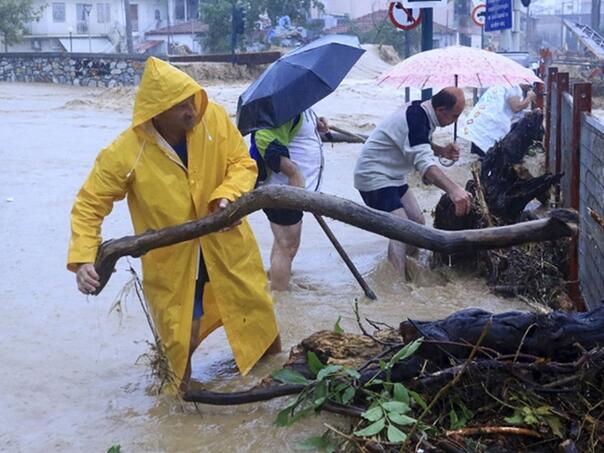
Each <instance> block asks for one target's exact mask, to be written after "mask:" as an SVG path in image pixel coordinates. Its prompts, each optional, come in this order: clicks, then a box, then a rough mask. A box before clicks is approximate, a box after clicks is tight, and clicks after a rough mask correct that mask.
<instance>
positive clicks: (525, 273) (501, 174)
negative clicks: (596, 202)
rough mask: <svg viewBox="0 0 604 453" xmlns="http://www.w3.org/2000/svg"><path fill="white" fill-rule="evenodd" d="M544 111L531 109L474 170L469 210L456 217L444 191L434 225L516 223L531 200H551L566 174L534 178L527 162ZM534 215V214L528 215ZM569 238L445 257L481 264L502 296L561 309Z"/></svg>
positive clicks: (539, 135)
mask: <svg viewBox="0 0 604 453" xmlns="http://www.w3.org/2000/svg"><path fill="white" fill-rule="evenodd" d="M542 124H543V114H542V113H541V112H540V111H534V112H530V113H528V114H527V115H525V117H524V118H523V119H522V120H521V121H520V122H519V123H518V124H517V125H516V127H514V128H513V129H512V130H511V131H510V132H509V133H508V134H507V135H506V136H505V137H504V138H503V139H502V140H501V141H500V142H498V143H496V144H495V145H494V146H493V148H491V150H490V151H489V152H488V153H487V155H486V157H485V158H484V159H483V160H482V164H481V166H480V168H473V170H472V175H473V178H472V179H471V180H469V181H468V182H467V184H466V190H468V191H469V192H470V193H472V194H473V195H474V202H473V206H472V210H471V212H470V213H469V214H468V215H466V216H463V217H456V216H455V209H454V206H453V203H452V202H451V200H450V199H449V197H448V196H447V195H443V196H442V197H441V199H440V201H439V202H438V205H437V206H436V209H435V218H434V226H435V228H439V229H443V230H450V231H454V230H466V229H481V228H487V227H492V226H501V225H511V224H515V223H517V222H518V221H520V220H521V219H523V217H524V216H526V215H527V213H526V212H525V208H526V206H527V205H528V203H529V202H530V201H531V200H533V199H537V200H539V201H540V202H542V203H543V204H546V203H547V202H548V200H549V195H550V189H551V187H552V186H553V185H554V184H557V183H558V182H560V179H561V178H562V176H563V175H562V174H556V175H552V174H551V173H545V174H543V175H541V176H538V177H533V176H531V175H530V173H529V172H528V171H527V170H526V168H525V167H524V166H523V159H524V158H525V156H526V155H527V154H528V151H529V149H532V148H534V146H535V144H538V143H540V142H541V140H542V139H543V127H542ZM528 215H529V216H530V213H529V214H528ZM568 245H569V244H568V240H566V239H560V240H556V241H549V242H543V243H539V244H529V245H521V246H517V247H512V248H509V249H507V250H490V251H487V252H476V251H473V250H470V251H467V252H465V253H463V254H457V255H455V256H453V257H449V256H447V257H444V258H445V260H448V261H449V262H453V263H457V264H467V263H478V262H479V263H481V265H480V269H482V270H483V272H484V273H485V274H486V276H487V279H488V282H489V284H490V285H491V287H492V288H493V289H494V291H495V292H496V293H498V294H501V295H511V296H518V295H519V296H522V297H528V298H529V299H530V300H532V301H536V302H539V303H541V304H544V305H550V306H551V307H552V308H563V307H565V303H566V302H567V298H566V295H565V289H566V283H567V282H566V275H567V256H568Z"/></svg>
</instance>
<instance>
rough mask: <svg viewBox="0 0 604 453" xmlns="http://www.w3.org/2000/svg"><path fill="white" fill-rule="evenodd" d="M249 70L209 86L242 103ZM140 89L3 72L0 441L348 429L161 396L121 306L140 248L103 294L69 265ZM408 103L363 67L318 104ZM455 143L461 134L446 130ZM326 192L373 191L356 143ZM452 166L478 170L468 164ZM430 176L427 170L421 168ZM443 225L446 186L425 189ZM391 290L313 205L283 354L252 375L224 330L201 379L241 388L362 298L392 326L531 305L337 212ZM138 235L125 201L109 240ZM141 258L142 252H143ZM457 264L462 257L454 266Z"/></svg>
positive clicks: (208, 353) (347, 110)
mask: <svg viewBox="0 0 604 453" xmlns="http://www.w3.org/2000/svg"><path fill="white" fill-rule="evenodd" d="M246 86H247V83H238V84H225V83H222V84H218V83H211V84H210V85H209V86H208V87H207V90H208V94H209V97H210V98H211V99H213V100H215V101H217V102H219V103H221V104H223V105H224V106H225V107H226V108H227V110H228V111H229V113H231V114H232V115H234V112H235V106H236V102H237V96H238V95H239V94H240V93H241V92H242V91H243V89H244V88H245V87H246ZM133 93H134V90H133V89H115V90H113V91H112V90H106V89H100V88H99V89H98V90H96V91H93V90H91V89H89V88H80V87H71V86H56V85H44V84H18V83H1V84H0V131H1V132H0V137H2V139H1V140H0V160H1V162H2V169H1V170H0V225H1V228H0V235H1V237H0V254H1V256H2V261H1V263H0V275H2V280H1V281H0V330H1V332H2V340H3V341H2V344H1V345H0V360H1V363H2V365H1V366H0V382H1V383H2V387H3V388H2V394H1V395H0V450H2V451H11V452H42V451H45V452H46V451H70V452H71V451H96V452H100V451H106V450H107V449H108V448H109V447H111V446H112V445H116V444H119V445H121V447H122V451H123V452H134V451H149V452H173V451H187V452H189V451H190V452H195V451H199V452H202V451H242V452H247V451H250V452H266V451H280V452H281V451H292V450H293V449H294V447H295V444H296V442H298V441H299V440H303V439H305V438H306V437H308V436H310V435H317V434H320V433H322V432H323V431H324V427H323V423H325V422H326V421H329V422H330V423H332V424H334V425H335V426H342V427H345V426H346V420H345V419H344V418H341V417H335V416H330V415H321V416H319V417H313V416H311V417H309V418H307V419H304V420H302V421H301V422H299V423H298V424H296V425H294V427H292V428H279V427H276V426H275V425H274V420H275V418H276V415H277V412H278V411H279V409H280V407H282V406H283V403H284V400H283V399H277V400H273V401H270V402H267V403H262V404H251V405H245V406H236V407H211V406H199V407H198V410H196V408H195V407H194V406H193V405H188V404H184V403H180V402H179V401H177V400H175V399H174V398H170V397H165V396H162V397H157V396H156V395H154V394H153V393H152V392H151V390H150V388H151V385H152V379H151V377H150V369H149V367H148V366H147V365H146V363H145V360H144V358H141V356H142V355H144V354H145V353H147V352H148V351H149V346H148V342H149V341H152V336H151V332H150V330H149V327H148V325H147V321H146V319H145V316H144V314H143V313H142V310H141V308H140V306H139V304H138V301H137V300H136V299H135V298H130V299H129V300H128V301H127V302H126V303H125V305H124V310H123V311H122V312H121V314H118V313H116V312H113V313H109V309H110V307H111V305H112V303H113V302H114V300H115V298H116V296H117V295H118V293H119V292H120V289H121V288H122V287H123V286H124V284H125V283H126V282H127V281H128V280H129V274H128V272H127V268H128V261H127V260H125V259H122V260H120V261H119V262H118V266H117V271H116V274H115V275H114V276H113V277H112V279H111V281H110V282H109V284H108V286H107V287H106V288H105V289H104V291H103V292H102V293H101V294H100V295H99V296H98V297H85V296H83V295H81V294H80V293H79V292H78V291H77V289H76V284H75V278H74V275H73V274H71V273H70V272H68V271H67V270H66V268H65V261H66V253H67V242H68V239H69V212H70V209H71V205H72V203H73V200H74V197H75V194H76V192H77V190H78V189H79V187H80V185H81V184H82V183H83V181H84V179H85V177H86V175H87V173H88V171H89V170H90V168H91V166H92V164H93V161H94V158H95V156H96V154H97V153H98V151H99V150H100V149H101V148H102V147H103V146H106V145H108V144H109V143H110V142H111V141H112V139H113V138H115V137H116V136H117V135H118V134H119V133H120V132H121V131H122V130H123V129H124V128H126V127H127V126H128V124H129V122H130V114H131V105H132V104H131V102H132V95H133ZM403 102H404V95H403V90H398V91H397V90H395V89H393V88H388V87H378V86H375V84H374V82H373V81H371V80H369V79H366V78H362V77H359V78H349V79H347V80H345V81H344V82H343V84H342V85H341V86H340V88H339V89H338V90H337V91H336V92H335V93H334V94H333V95H331V96H329V97H328V98H326V99H324V100H323V101H321V102H320V103H319V104H318V105H317V107H316V109H315V110H316V111H317V113H318V114H319V115H322V116H326V117H327V118H328V119H329V121H330V122H331V123H332V124H334V125H338V126H341V127H344V128H349V129H353V130H357V131H361V132H364V133H368V132H369V131H370V130H371V129H372V127H373V126H374V125H375V124H377V123H378V122H379V121H380V120H381V118H383V117H384V116H385V115H387V114H389V113H390V112H391V111H393V110H394V109H395V108H396V107H397V106H399V105H401V104H402V103H403ZM439 134H440V135H437V138H438V137H440V140H442V141H443V143H444V141H445V140H446V139H447V138H448V137H450V131H449V130H445V132H440V133H439ZM324 149H325V159H326V171H325V179H324V185H323V188H322V190H323V191H324V192H326V193H330V194H335V195H338V196H341V197H345V198H350V199H352V200H355V201H357V202H360V201H361V199H360V196H359V194H358V193H357V192H356V191H355V190H354V188H353V186H352V171H353V167H354V164H355V161H356V158H357V156H358V153H359V151H360V145H358V144H335V145H333V146H332V145H330V144H327V145H325V148H324ZM472 159H473V158H472V157H469V154H468V153H467V152H465V153H464V154H463V155H462V159H461V161H460V163H458V164H456V165H455V166H454V167H452V168H451V169H449V170H447V171H448V174H450V175H452V176H453V179H455V180H456V181H458V182H460V183H465V180H466V178H467V175H468V163H469V162H470V161H471V160H472ZM413 181H416V180H413ZM416 195H417V198H418V200H419V202H420V205H421V207H422V208H423V209H424V211H425V213H426V218H427V220H428V222H429V223H430V222H431V220H432V219H431V215H430V213H431V211H432V209H433V208H434V206H435V205H436V202H437V201H438V199H439V197H440V195H441V192H440V191H439V190H438V189H436V188H434V187H427V186H422V187H420V188H418V191H417V192H416ZM326 220H327V222H328V224H329V225H330V226H331V227H332V229H333V231H334V233H335V235H336V237H337V238H338V239H339V240H340V242H341V243H342V245H343V247H344V248H345V249H346V250H347V252H348V253H349V255H350V257H351V259H352V260H353V261H354V263H355V264H356V265H357V267H358V268H359V270H360V271H361V273H362V274H363V275H364V276H365V277H366V279H367V282H368V284H369V286H370V287H371V288H372V289H373V290H374V291H375V292H376V293H377V295H378V300H377V301H375V302H372V301H368V300H366V299H364V298H363V297H362V291H361V289H360V288H359V286H358V284H357V283H356V281H355V280H354V278H353V277H352V275H351V274H350V272H349V271H348V269H347V268H346V266H345V265H344V263H343V262H342V261H341V259H340V257H339V256H338V254H337V252H336V251H335V249H334V248H333V246H332V245H331V243H330V242H329V241H328V239H327V238H326V237H325V235H324V233H323V232H322V230H321V229H320V228H319V226H318V225H317V223H316V222H315V220H314V219H313V217H312V215H309V214H306V215H305V217H304V227H303V234H302V244H301V247H300V250H299V252H298V256H297V258H296V260H295V261H294V275H293V281H292V285H291V286H292V290H291V291H290V292H287V293H280V294H276V295H275V298H274V299H275V306H276V311H277V316H278V321H279V327H280V330H281V336H282V340H283V346H284V352H283V353H281V354H279V355H278V356H275V357H271V358H270V359H268V360H264V361H262V362H261V363H260V364H259V365H258V366H257V367H256V368H255V369H254V370H252V372H251V373H250V374H249V375H248V376H246V377H245V378H242V377H241V376H239V375H238V373H237V371H236V367H235V363H234V361H233V359H232V356H231V353H230V349H229V347H228V345H227V343H226V337H225V335H224V333H223V332H222V331H220V330H219V331H218V332H216V333H214V334H213V335H212V336H211V337H210V338H209V339H208V340H207V341H205V342H204V343H203V344H202V346H201V347H200V348H199V349H198V351H197V352H196V354H195V356H194V359H193V376H194V377H195V378H196V379H198V380H200V381H202V382H204V384H205V385H207V386H208V388H212V389H217V390H222V391H226V390H234V389H237V390H242V389H245V388H248V387H250V386H252V385H254V384H255V383H257V382H258V381H259V380H260V379H261V378H262V377H263V376H265V375H266V374H268V373H270V372H271V371H272V370H274V369H276V368H278V367H279V366H280V365H281V364H282V363H283V362H284V361H285V360H286V357H287V355H288V352H289V348H290V347H291V346H293V345H294V344H296V343H298V342H300V341H301V340H302V339H303V338H305V337H306V336H308V335H310V334H311V333H313V332H315V331H317V330H321V329H332V328H333V326H334V323H335V322H336V320H337V319H338V317H341V318H342V322H341V324H342V327H344V329H345V330H347V331H352V332H358V328H357V326H356V321H355V319H354V313H353V310H352V305H353V303H354V301H355V299H357V298H358V299H359V300H360V311H361V314H362V315H363V316H364V317H368V318H370V319H372V320H375V321H381V322H385V323H388V324H390V325H392V326H396V325H398V323H399V322H401V321H402V320H404V319H406V318H407V317H411V318H421V319H435V318H439V317H444V316H446V315H448V314H450V313H451V312H453V311H456V310H459V309H461V308H465V307H472V306H478V307H481V308H484V309H486V310H492V311H496V312H500V311H504V310H509V309H526V308H527V307H526V306H525V305H524V304H522V303H521V302H518V301H515V300H511V299H502V298H499V297H497V296H495V295H493V294H491V293H490V292H489V290H488V288H487V286H486V285H485V283H484V282H483V280H481V279H479V278H476V277H473V276H467V275H463V276H462V275H455V274H453V273H451V272H446V274H447V276H448V279H449V281H448V283H445V284H444V285H438V284H436V283H435V282H437V281H440V280H441V279H442V278H443V277H442V276H441V275H440V274H438V275H434V276H432V277H433V278H432V277H431V276H430V275H427V276H426V275H424V276H422V279H421V280H422V282H420V281H417V282H415V283H411V284H406V283H404V282H402V281H401V279H400V278H399V277H398V276H396V275H395V274H394V272H393V270H392V269H391V268H390V265H389V264H388V263H386V262H385V256H386V244H387V240H386V239H385V238H382V237H379V236H376V235H374V234H371V233H367V232H364V231H361V230H357V229H355V228H353V227H350V226H347V225H344V224H341V223H338V222H335V221H331V220H329V219H326ZM250 222H251V225H252V228H253V229H254V232H255V234H256V237H257V239H258V242H259V245H260V249H261V251H262V255H263V257H264V262H265V265H266V264H267V263H268V256H269V253H270V247H271V244H272V235H271V232H270V228H269V224H268V221H267V219H266V217H265V216H264V214H263V213H261V212H260V213H258V212H257V213H254V214H253V215H251V216H250ZM131 233H132V228H131V225H130V220H129V216H128V213H127V207H126V203H125V202H120V203H118V204H117V205H116V206H115V209H114V211H113V213H112V214H111V215H110V216H109V217H108V218H107V220H106V221H105V223H104V228H103V238H104V239H109V238H117V237H121V236H125V235H129V234H131ZM130 261H131V262H132V264H133V265H134V267H136V268H137V269H138V260H135V259H131V260H130ZM447 271H448V270H447Z"/></svg>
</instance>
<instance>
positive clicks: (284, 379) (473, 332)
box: [184, 307, 604, 452]
mask: <svg viewBox="0 0 604 453" xmlns="http://www.w3.org/2000/svg"><path fill="white" fill-rule="evenodd" d="M356 313H357V319H359V315H358V307H357V309H356ZM366 321H368V322H369V323H371V324H372V325H373V326H374V327H375V328H376V329H377V330H376V331H375V332H374V333H373V334H370V333H368V332H367V331H366V329H365V328H364V327H363V325H362V324H361V321H360V319H359V326H360V327H361V329H362V331H363V332H364V334H363V335H353V334H347V333H343V332H342V331H341V329H339V326H336V327H338V328H337V329H336V330H335V331H333V332H332V331H322V332H317V333H315V334H313V335H312V336H311V337H309V338H307V339H305V340H304V341H302V342H301V343H300V344H298V345H297V346H295V347H294V348H293V349H292V351H291V353H290V358H289V360H288V362H287V363H286V364H285V365H284V367H283V368H282V369H280V370H278V371H276V372H274V373H273V374H272V376H270V377H267V378H265V379H264V380H263V381H262V383H261V384H260V385H258V386H257V387H255V388H253V389H251V390H249V391H244V392H237V393H216V392H211V391H209V390H191V391H189V392H187V393H186V394H185V395H184V398H185V400H186V401H192V402H198V403H205V404H217V405H232V404H244V403H252V402H257V401H264V400H268V399H271V398H276V397H280V396H284V395H297V396H296V397H295V398H294V399H292V400H291V401H290V402H289V403H288V404H287V405H286V407H285V408H284V409H283V410H282V411H281V412H280V414H279V416H278V418H277V423H278V424H280V425H282V426H287V425H291V424H292V423H294V422H295V421H296V420H298V419H299V418H300V417H302V416H304V415H306V414H308V413H312V412H316V411H320V410H326V411H330V412H334V413H338V414H343V415H347V416H349V420H350V428H349V429H342V428H336V427H333V426H331V425H326V426H327V428H328V430H327V431H326V432H325V433H324V434H323V435H322V436H319V437H315V438H311V439H309V440H307V442H306V445H307V446H314V447H317V448H319V447H326V448H328V449H331V451H334V450H336V449H338V450H339V451H347V450H356V451H369V452H391V451H392V452H394V451H417V449H418V448H421V449H422V450H423V451H448V452H469V451H489V452H492V451H497V452H516V451H555V452H558V451H567V452H571V451H594V452H595V451H601V448H602V445H603V444H604V422H602V421H601V420H602V416H603V415H604V405H603V401H604V399H603V397H604V395H603V392H604V381H603V373H602V371H603V370H604V348H603V347H602V345H604V307H600V308H599V309H596V310H594V311H592V312H589V313H567V312H563V311H557V312H553V313H550V314H547V315H544V314H534V313H527V312H508V313H502V314H495V315H493V314H491V313H489V312H486V311H483V310H479V309H466V310H462V311H459V312H457V313H454V314H453V315H451V316H449V317H447V318H445V319H443V320H440V321H433V322H424V321H412V320H408V321H405V322H402V323H401V324H400V326H399V328H398V329H393V328H390V327H387V326H385V325H383V324H378V323H375V322H372V321H369V320H366Z"/></svg>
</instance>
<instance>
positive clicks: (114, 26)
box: [0, 0, 200, 53]
mask: <svg viewBox="0 0 604 453" xmlns="http://www.w3.org/2000/svg"><path fill="white" fill-rule="evenodd" d="M86 1H88V2H90V3H85V2H86ZM44 5H46V6H45V7H44V10H43V14H42V17H41V18H40V20H39V21H37V22H32V23H30V24H29V26H28V32H29V33H28V34H26V35H25V39H24V40H23V42H21V43H19V44H15V45H13V46H7V47H6V46H4V44H1V47H0V49H2V50H6V51H8V52H94V53H113V52H126V51H127V49H126V14H125V9H124V2H123V0H100V1H98V0H95V1H94V2H93V1H92V0H57V1H50V2H47V1H45V0H36V6H38V7H40V6H44ZM168 12H170V14H168ZM197 15H198V0H131V1H130V21H131V25H132V40H133V44H134V48H135V51H138V52H140V53H144V52H145V51H148V50H149V49H150V48H152V47H154V45H163V48H164V49H165V50H167V46H166V45H165V44H166V43H167V41H168V40H169V41H170V42H171V43H172V44H176V45H179V44H183V45H186V46H187V47H188V48H190V49H191V50H193V51H194V50H199V46H197V48H195V46H194V45H193V43H194V39H193V38H194V37H197V36H198V34H199V32H200V31H199V27H197V26H192V27H191V30H192V31H191V33H192V34H193V35H194V36H191V33H189V34H187V33H176V34H174V35H172V34H169V37H170V39H168V36H162V35H159V36H155V37H153V38H151V37H150V39H152V40H153V41H155V43H149V42H147V43H145V42H144V41H146V40H147V38H146V33H148V32H151V31H153V30H157V29H162V28H163V29H164V30H165V29H166V27H168V26H170V28H168V30H171V29H172V27H174V26H176V25H178V24H182V23H190V22H192V19H196V18H197ZM158 41H159V42H158ZM164 41H165V42H164ZM151 44H154V45H151ZM137 49H138V50H137ZM164 53H165V51H164Z"/></svg>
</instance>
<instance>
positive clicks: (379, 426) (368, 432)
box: [354, 418, 386, 437]
mask: <svg viewBox="0 0 604 453" xmlns="http://www.w3.org/2000/svg"><path fill="white" fill-rule="evenodd" d="M384 426H386V419H385V418H380V419H379V420H378V421H377V422H375V423H372V424H371V425H369V426H368V427H367V428H363V429H360V430H357V431H355V432H354V435H355V436H361V437H370V436H375V435H376V434H377V433H379V432H380V431H381V430H383V429H384Z"/></svg>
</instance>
